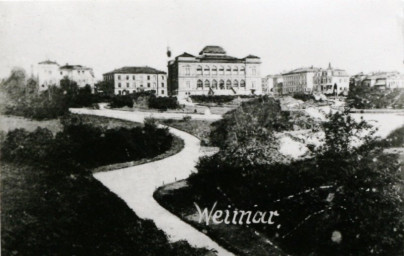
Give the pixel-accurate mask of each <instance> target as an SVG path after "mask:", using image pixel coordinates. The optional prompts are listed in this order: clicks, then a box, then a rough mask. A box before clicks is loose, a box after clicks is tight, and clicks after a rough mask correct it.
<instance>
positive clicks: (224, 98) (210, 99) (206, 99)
mask: <svg viewBox="0 0 404 256" xmlns="http://www.w3.org/2000/svg"><path fill="white" fill-rule="evenodd" d="M190 97H191V99H192V101H194V102H197V103H217V104H219V103H228V102H230V101H232V100H234V99H235V98H237V97H238V96H234V95H191V96H190Z"/></svg>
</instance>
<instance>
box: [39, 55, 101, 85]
mask: <svg viewBox="0 0 404 256" xmlns="http://www.w3.org/2000/svg"><path fill="white" fill-rule="evenodd" d="M37 71H38V72H37V76H38V84H39V90H40V91H44V90H47V89H48V88H49V86H60V80H62V79H63V78H68V79H70V80H71V81H74V82H76V83H77V85H78V86H79V87H85V86H86V85H89V86H90V87H91V89H92V90H93V89H94V73H93V69H92V68H88V67H84V66H81V65H68V64H66V65H65V66H59V64H58V63H56V62H55V61H49V60H47V61H42V62H39V63H38V70H37Z"/></svg>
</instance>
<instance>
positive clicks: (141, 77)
mask: <svg viewBox="0 0 404 256" xmlns="http://www.w3.org/2000/svg"><path fill="white" fill-rule="evenodd" d="M123 77H124V78H123V79H122V80H124V79H125V78H126V80H131V77H132V80H136V76H135V75H126V76H123ZM138 77H140V80H142V79H143V76H142V75H139V76H138ZM150 77H151V76H150V75H147V80H150ZM161 79H163V80H164V76H161ZM118 80H121V75H118Z"/></svg>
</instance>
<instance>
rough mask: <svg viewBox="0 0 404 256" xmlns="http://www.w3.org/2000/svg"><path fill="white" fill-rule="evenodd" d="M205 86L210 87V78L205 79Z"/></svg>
mask: <svg viewBox="0 0 404 256" xmlns="http://www.w3.org/2000/svg"><path fill="white" fill-rule="evenodd" d="M205 87H206V88H209V87H210V82H209V80H205Z"/></svg>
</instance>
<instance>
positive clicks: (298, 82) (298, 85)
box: [282, 67, 320, 95]
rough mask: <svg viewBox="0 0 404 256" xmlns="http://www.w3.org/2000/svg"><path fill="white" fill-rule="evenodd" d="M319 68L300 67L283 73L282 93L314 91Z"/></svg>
mask: <svg viewBox="0 0 404 256" xmlns="http://www.w3.org/2000/svg"><path fill="white" fill-rule="evenodd" d="M319 70H320V69H319V68H314V67H309V68H298V69H294V70H292V71H289V72H286V73H283V74H282V77H283V85H282V94H283V95H286V94H294V93H312V92H313V89H314V76H315V75H316V74H317V72H318V71H319Z"/></svg>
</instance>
